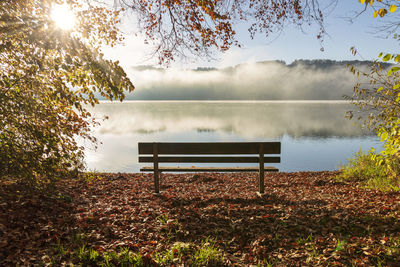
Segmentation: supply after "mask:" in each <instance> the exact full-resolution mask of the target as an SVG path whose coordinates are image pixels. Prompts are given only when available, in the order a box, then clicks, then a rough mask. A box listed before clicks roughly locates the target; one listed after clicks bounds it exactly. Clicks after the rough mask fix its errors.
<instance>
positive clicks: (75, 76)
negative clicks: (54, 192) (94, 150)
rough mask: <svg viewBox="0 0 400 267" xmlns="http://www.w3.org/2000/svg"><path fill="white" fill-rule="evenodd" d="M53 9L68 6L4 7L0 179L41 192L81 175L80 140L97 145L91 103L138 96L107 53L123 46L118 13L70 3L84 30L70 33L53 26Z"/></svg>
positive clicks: (0, 17)
mask: <svg viewBox="0 0 400 267" xmlns="http://www.w3.org/2000/svg"><path fill="white" fill-rule="evenodd" d="M54 4H62V1H55V0H54V1H50V0H47V1H44V0H43V1H39V0H37V1H16V0H14V1H7V2H2V3H0V32H1V34H2V38H1V40H0V70H1V75H0V101H1V103H2V105H1V106H0V136H1V140H0V162H1V163H0V176H1V177H4V176H12V177H16V178H19V179H21V180H23V181H24V182H28V183H30V185H32V186H34V187H36V186H38V185H41V184H46V183H47V182H48V181H51V180H54V179H55V178H57V177H62V176H65V175H66V174H67V173H69V172H70V171H72V170H80V169H82V167H83V165H82V160H83V148H82V147H80V146H78V145H77V143H76V137H78V136H79V137H81V138H87V139H89V140H92V141H95V139H94V138H93V137H92V136H91V135H90V127H91V126H92V125H93V124H94V123H95V122H94V120H93V118H91V115H90V113H89V112H87V110H86V108H85V105H86V104H91V105H95V104H96V103H98V100H97V97H98V94H101V95H104V96H105V97H106V98H108V99H119V100H122V99H123V98H124V90H133V85H132V83H131V82H130V80H129V79H128V77H127V76H126V74H125V72H124V71H123V70H122V68H121V67H120V66H119V65H118V63H117V62H113V61H110V60H106V59H104V58H103V55H102V54H101V50H100V47H101V45H104V44H109V45H113V44H115V43H116V42H118V40H119V38H120V36H119V34H118V33H117V32H116V30H117V29H118V28H117V26H116V22H115V17H116V16H117V15H118V14H117V13H115V11H109V10H107V9H105V8H102V7H95V6H86V7H85V6H82V5H81V4H79V2H78V1H73V0H71V1H69V2H68V4H69V5H71V6H72V7H73V9H74V11H76V12H77V13H76V20H77V21H76V23H77V24H76V26H75V27H74V29H73V30H72V31H63V30H61V29H60V28H59V27H56V25H55V23H54V21H53V20H52V19H51V10H52V7H53V5H54Z"/></svg>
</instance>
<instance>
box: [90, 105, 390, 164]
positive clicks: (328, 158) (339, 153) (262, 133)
mask: <svg viewBox="0 0 400 267" xmlns="http://www.w3.org/2000/svg"><path fill="white" fill-rule="evenodd" d="M352 108H354V106H352V105H350V104H348V103H347V102H345V101H124V102H123V103H117V102H101V103H100V104H99V105H97V106H96V107H95V108H92V109H91V111H92V112H93V113H94V114H95V116H96V118H102V117H103V116H108V117H109V119H108V120H105V121H103V122H102V123H101V126H99V127H96V128H95V129H94V133H95V136H96V137H97V138H98V140H99V141H100V142H102V144H99V147H98V149H97V150H96V151H95V150H94V149H93V148H91V147H90V146H89V145H88V144H86V163H87V167H88V169H89V170H97V171H104V172H138V171H139V168H140V165H139V163H138V151H137V146H138V145H137V143H138V142H142V141H149V142H156V141H163V142H181V141H182V142H208V141H210V142H212V141H217V142H232V141H241V142H247V141H248V142H252V141H280V142H282V154H281V163H280V164H274V166H276V167H278V168H279V169H280V171H284V172H293V171H319V170H336V169H338V168H339V166H340V165H341V164H345V163H346V162H347V159H348V158H350V157H352V156H353V155H354V153H355V152H356V151H357V150H359V149H360V148H361V149H362V150H363V151H367V150H369V149H370V148H371V147H375V148H376V149H377V150H381V149H382V145H381V143H380V142H379V138H378V137H377V136H375V135H374V134H373V133H372V132H370V131H368V130H365V129H361V128H360V126H359V125H357V124H355V123H357V121H356V120H347V119H346V118H344V116H345V112H346V111H348V110H350V109H352ZM141 165H143V164H141ZM181 165H183V164H181ZM207 165H209V166H213V165H212V164H207ZM241 166H245V165H241Z"/></svg>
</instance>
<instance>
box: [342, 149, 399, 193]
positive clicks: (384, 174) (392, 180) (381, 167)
mask: <svg viewBox="0 0 400 267" xmlns="http://www.w3.org/2000/svg"><path fill="white" fill-rule="evenodd" d="M348 161H349V162H348V164H347V165H346V166H342V168H341V173H340V174H339V175H338V176H337V177H336V178H337V179H338V180H341V181H355V182H361V183H362V184H363V185H364V186H366V187H367V188H372V189H378V190H381V191H394V192H400V179H399V178H398V175H393V174H392V173H391V172H390V170H389V167H388V166H387V165H385V164H383V163H382V162H383V161H382V159H381V156H378V155H377V154H376V153H375V152H374V151H369V152H368V153H364V152H363V151H362V150H361V149H360V150H358V151H357V152H356V154H355V156H354V158H352V159H349V160H348ZM391 164H397V165H399V163H395V162H391ZM392 169H393V168H392ZM395 169H400V166H397V168H395ZM396 176H397V177H396Z"/></svg>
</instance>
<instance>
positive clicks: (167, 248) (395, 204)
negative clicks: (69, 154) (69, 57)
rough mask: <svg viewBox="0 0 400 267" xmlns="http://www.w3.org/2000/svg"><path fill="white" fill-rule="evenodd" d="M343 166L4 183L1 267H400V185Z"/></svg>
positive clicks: (0, 219) (1, 192) (90, 176)
mask: <svg viewBox="0 0 400 267" xmlns="http://www.w3.org/2000/svg"><path fill="white" fill-rule="evenodd" d="M336 174H337V173H335V172H296V173H273V174H268V175H266V179H265V190H266V194H265V195H263V196H258V195H257V194H256V192H257V184H256V181H257V174H248V173H232V174H221V173H199V174H162V176H161V194H160V195H155V194H153V183H152V179H153V178H152V174H101V175H100V178H99V179H98V178H96V177H95V176H96V175H95V174H87V175H86V179H85V180H82V179H68V180H63V181H60V182H59V183H58V184H57V187H56V190H55V191H54V192H53V191H52V192H51V193H49V194H40V195H38V194H34V195H32V194H31V195H29V194H28V195H27V194H26V192H23V191H22V190H21V189H20V188H19V187H18V186H17V185H15V184H12V183H11V184H10V183H3V184H2V185H1V186H0V214H1V216H0V265H1V266H8V265H10V266H15V265H17V264H19V265H34V264H35V265H55V266H59V265H61V264H66V265H68V264H75V265H84V266H85V265H86V266H87V265H92V266H96V265H103V266H107V265H125V266H129V265H135V264H136V265H144V266H149V265H154V266H156V265H165V266H171V265H174V266H199V265H208V266H221V265H225V266H232V265H237V266H250V265H259V266H328V265H329V266H335V265H336V266H351V265H354V266H371V265H375V266H379V265H382V266H400V264H399V263H400V193H391V192H380V191H375V190H371V189H366V188H364V187H362V186H361V185H360V184H357V183H344V182H337V181H336V180H335V179H333V177H334V176H335V175H336Z"/></svg>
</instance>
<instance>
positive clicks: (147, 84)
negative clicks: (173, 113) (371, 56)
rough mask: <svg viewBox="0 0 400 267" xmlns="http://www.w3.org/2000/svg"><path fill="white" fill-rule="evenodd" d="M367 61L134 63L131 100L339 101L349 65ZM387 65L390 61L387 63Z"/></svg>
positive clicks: (349, 79) (349, 82) (363, 65)
mask: <svg viewBox="0 0 400 267" xmlns="http://www.w3.org/2000/svg"><path fill="white" fill-rule="evenodd" d="M371 64H372V62H370V61H358V60H354V61H334V60H326V59H318V60H296V61H294V62H292V63H290V64H286V63H285V62H284V61H263V62H257V63H252V64H240V65H236V66H233V67H229V68H222V69H217V68H197V69H192V70H176V69H167V70H165V69H162V68H159V67H153V66H138V67H132V68H131V69H129V70H128V74H129V75H130V77H131V78H132V80H133V82H134V84H135V87H136V90H135V91H134V92H133V93H131V94H129V95H128V96H127V99H134V100H341V99H343V95H351V94H352V88H353V86H354V84H355V83H356V81H357V80H356V77H354V76H353V75H352V74H351V72H350V71H349V69H348V67H347V66H348V65H353V66H355V67H356V68H359V69H361V70H367V69H368V68H369V66H371ZM385 65H386V66H389V64H385Z"/></svg>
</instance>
